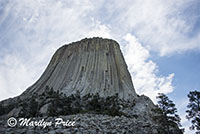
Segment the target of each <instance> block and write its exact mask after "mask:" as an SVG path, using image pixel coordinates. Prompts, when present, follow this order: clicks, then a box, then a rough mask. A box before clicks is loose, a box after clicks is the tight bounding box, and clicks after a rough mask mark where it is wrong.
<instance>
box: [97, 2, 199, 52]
mask: <svg viewBox="0 0 200 134" xmlns="http://www.w3.org/2000/svg"><path fill="white" fill-rule="evenodd" d="M104 4H105V5H104V8H103V9H102V8H100V9H99V12H100V10H101V11H102V10H104V14H105V16H103V17H105V18H104V19H103V20H104V22H105V23H108V24H110V25H112V30H114V31H115V32H116V33H117V34H118V35H119V36H122V35H124V34H126V33H132V34H134V35H136V36H137V38H138V39H140V40H141V41H142V42H143V45H147V44H148V45H149V46H150V48H151V51H156V52H158V53H160V55H162V56H164V55H169V54H176V53H177V52H178V53H180V52H184V51H187V50H195V49H198V50H200V45H199V42H200V32H196V33H195V34H194V35H193V36H191V33H194V29H197V28H198V27H197V26H196V27H195V25H196V24H197V23H198V22H199V13H198V12H199V11H198V10H197V11H196V12H189V11H190V10H192V9H193V8H194V6H195V5H196V4H198V0H184V1H183V0H170V1H158V0H132V1H131V0H124V1H120V0H115V1H110V2H105V3H104ZM97 9H98V8H97ZM95 13H97V14H100V13H98V11H96V12H95ZM100 17H102V16H101V14H100ZM100 17H99V16H97V18H100ZM119 36H118V37H119Z"/></svg>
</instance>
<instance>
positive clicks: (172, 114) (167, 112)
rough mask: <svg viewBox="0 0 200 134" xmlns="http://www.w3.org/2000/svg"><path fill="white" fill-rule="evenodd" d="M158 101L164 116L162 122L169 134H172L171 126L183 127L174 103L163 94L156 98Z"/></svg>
mask: <svg viewBox="0 0 200 134" xmlns="http://www.w3.org/2000/svg"><path fill="white" fill-rule="evenodd" d="M156 98H157V99H158V107H159V108H160V110H159V112H160V113H161V114H162V115H163V116H162V117H161V118H160V120H162V123H163V125H164V126H165V127H166V129H167V131H168V133H169V132H170V130H169V128H170V126H172V127H173V126H177V125H178V126H179V127H180V126H181V124H180V120H181V119H180V117H179V116H178V114H176V113H177V109H176V107H175V104H174V103H173V101H171V100H169V98H168V97H167V96H166V95H165V94H163V93H159V94H158V96H157V97H156Z"/></svg>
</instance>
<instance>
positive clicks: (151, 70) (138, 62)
mask: <svg viewBox="0 0 200 134" xmlns="http://www.w3.org/2000/svg"><path fill="white" fill-rule="evenodd" d="M124 39H125V40H126V41H127V44H126V45H125V47H124V48H123V52H124V56H125V60H126V62H127V64H128V68H129V71H130V72H131V75H132V80H133V83H134V86H135V89H136V91H137V93H139V94H145V95H147V96H149V97H150V98H151V99H152V100H153V101H154V102H155V99H156V96H157V94H158V93H165V94H167V93H170V92H172V91H173V89H174V87H173V86H172V80H173V77H174V74H173V73H172V74H169V75H168V76H158V75H157V72H158V67H157V65H156V63H154V62H153V61H151V60H149V57H150V53H149V51H148V50H147V49H146V48H145V47H143V46H142V45H141V44H140V42H139V41H138V40H137V38H136V37H135V36H133V35H131V34H127V35H126V36H125V37H124Z"/></svg>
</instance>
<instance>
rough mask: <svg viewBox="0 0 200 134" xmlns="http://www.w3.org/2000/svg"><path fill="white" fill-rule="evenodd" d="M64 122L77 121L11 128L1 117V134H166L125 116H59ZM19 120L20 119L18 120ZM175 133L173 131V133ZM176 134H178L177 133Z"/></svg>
mask: <svg viewBox="0 0 200 134" xmlns="http://www.w3.org/2000/svg"><path fill="white" fill-rule="evenodd" d="M59 117H60V118H62V119H63V121H67V120H70V121H75V125H74V126H69V127H67V126H62V124H60V125H58V126H56V127H55V119H56V118H57V117H39V118H33V119H32V120H34V121H36V120H37V121H38V120H41V119H44V120H45V121H46V122H50V121H51V122H52V123H53V124H52V125H51V126H47V127H46V128H43V127H42V126H34V127H31V126H23V127H22V126H20V123H19V122H18V124H17V125H16V126H15V127H9V126H8V125H7V120H6V119H4V120H3V117H1V121H0V128H1V129H0V133H1V134H18V133H19V134H44V133H48V134H104V133H106V134H165V132H164V131H162V129H161V128H159V126H156V125H155V124H154V125H153V124H152V123H151V122H149V121H148V120H147V121H146V122H144V121H138V120H137V119H135V118H127V117H125V116H121V117H119V116H115V117H113V116H108V115H100V114H76V115H69V116H59ZM17 120H18V119H17ZM171 133H173V131H172V132H171ZM174 134H178V133H177V131H176V132H174Z"/></svg>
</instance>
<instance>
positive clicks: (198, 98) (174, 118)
mask: <svg viewBox="0 0 200 134" xmlns="http://www.w3.org/2000/svg"><path fill="white" fill-rule="evenodd" d="M156 98H157V99H158V104H157V107H158V109H157V112H159V113H162V115H164V116H162V117H159V118H158V119H159V120H160V121H161V122H162V123H163V125H164V126H165V127H166V129H169V127H170V126H173V125H178V126H179V127H181V124H180V120H181V119H180V117H179V115H178V114H177V108H176V107H175V104H174V103H173V101H172V100H170V99H169V98H168V96H167V95H165V94H163V93H159V94H158V96H157V97H156ZM188 99H189V103H188V105H187V110H186V113H187V115H186V118H187V119H188V120H189V121H191V123H192V125H191V127H190V129H191V130H195V131H196V134H200V92H199V91H196V90H195V91H191V92H189V94H188Z"/></svg>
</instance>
